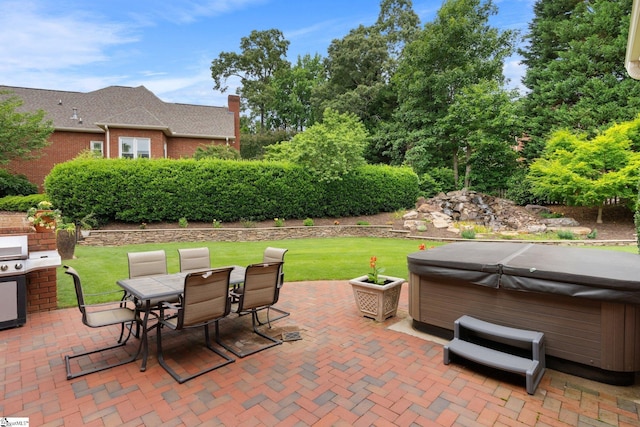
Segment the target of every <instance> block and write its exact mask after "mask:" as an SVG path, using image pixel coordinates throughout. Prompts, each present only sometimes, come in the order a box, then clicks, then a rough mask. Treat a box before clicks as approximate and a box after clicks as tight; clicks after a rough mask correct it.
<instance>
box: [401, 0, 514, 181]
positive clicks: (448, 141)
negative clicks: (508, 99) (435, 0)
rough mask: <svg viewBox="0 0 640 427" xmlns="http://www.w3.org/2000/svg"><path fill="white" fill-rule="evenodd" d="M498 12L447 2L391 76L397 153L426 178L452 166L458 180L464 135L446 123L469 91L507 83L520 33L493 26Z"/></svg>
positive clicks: (460, 0) (461, 0)
mask: <svg viewBox="0 0 640 427" xmlns="http://www.w3.org/2000/svg"><path fill="white" fill-rule="evenodd" d="M496 13H497V9H496V6H495V5H494V4H493V2H492V1H491V0H489V1H480V0H449V1H445V2H443V4H442V7H441V8H440V10H439V11H438V15H437V17H436V19H435V20H434V21H433V22H429V23H427V24H426V25H425V27H424V29H423V30H422V31H421V32H420V34H419V35H418V36H417V38H416V40H414V41H413V42H411V43H409V44H408V45H407V46H406V47H405V50H404V53H403V55H402V58H401V60H400V62H399V66H398V70H397V72H396V73H395V75H394V76H393V77H392V82H393V83H394V85H395V86H394V87H396V88H397V91H398V100H399V108H398V109H397V110H396V112H395V114H394V120H395V121H396V122H397V124H398V125H397V127H395V128H394V129H393V130H394V131H395V132H396V135H395V136H394V139H396V140H397V141H398V142H397V144H398V145H397V146H395V147H393V151H394V152H396V153H406V154H405V155H404V157H405V161H406V162H408V163H409V164H411V165H412V166H414V168H415V169H416V170H417V171H420V172H421V173H422V172H427V170H428V169H429V168H432V167H442V166H445V165H448V166H449V167H451V169H452V170H453V171H454V173H455V174H456V175H455V176H456V179H455V181H457V173H458V170H457V167H458V157H459V156H462V155H463V148H464V146H463V145H462V144H460V140H459V138H458V137H457V136H459V135H460V134H461V132H458V131H456V130H455V129H454V128H453V126H452V125H453V124H454V120H453V119H452V120H448V122H447V123H445V122H442V120H443V119H444V118H445V117H446V116H447V115H451V113H453V111H451V110H450V107H451V106H452V105H453V104H454V102H455V100H456V97H457V96H459V95H461V94H462V93H463V90H464V89H465V88H470V87H471V86H472V85H474V84H478V83H481V82H495V83H497V84H498V85H499V86H500V85H501V84H502V83H503V80H504V77H503V75H502V69H503V64H504V59H505V58H507V57H508V56H509V55H511V53H512V52H513V45H514V43H515V33H514V32H513V31H510V30H507V31H504V32H500V31H499V30H498V29H497V28H494V27H491V26H490V25H489V17H490V16H492V15H495V14H496ZM468 98H469V99H470V101H473V96H469V97H468ZM474 126H475V125H474ZM476 127H477V126H476ZM462 134H464V132H462ZM476 136H477V135H476ZM445 161H447V163H444V162H445Z"/></svg>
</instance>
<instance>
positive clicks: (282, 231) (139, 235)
mask: <svg viewBox="0 0 640 427" xmlns="http://www.w3.org/2000/svg"><path fill="white" fill-rule="evenodd" d="M318 237H320V238H322V237H394V238H407V239H414V240H425V241H431V242H460V241H462V242H465V241H473V242H493V243H496V242H510V243H539V244H544V245H567V246H630V245H635V244H636V241H635V240H523V239H473V240H470V239H463V238H459V237H427V236H421V235H416V234H411V232H410V231H408V230H394V229H393V227H392V226H389V225H330V226H315V225H314V226H310V227H305V226H296V227H263V228H167V229H144V230H142V229H141V230H90V231H89V235H88V236H87V237H84V238H83V239H82V240H80V241H79V242H78V244H79V245H84V246H123V245H135V244H142V243H166V242H210V241H214V242H255V241H264V240H289V239H305V238H318Z"/></svg>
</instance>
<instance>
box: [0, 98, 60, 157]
mask: <svg viewBox="0 0 640 427" xmlns="http://www.w3.org/2000/svg"><path fill="white" fill-rule="evenodd" d="M22 104H23V102H22V100H21V99H19V98H18V97H16V96H10V95H9V93H7V92H6V91H1V92H0V165H2V164H6V163H8V162H9V161H10V160H12V159H19V158H25V159H29V158H34V157H35V153H33V151H35V150H39V149H40V148H43V147H46V146H47V145H49V141H48V139H49V136H50V135H51V134H52V133H53V125H52V122H51V121H50V120H44V117H45V112H44V111H43V110H38V111H36V112H26V113H19V112H17V111H16V110H17V109H18V108H19V107H20V106H21V105H22Z"/></svg>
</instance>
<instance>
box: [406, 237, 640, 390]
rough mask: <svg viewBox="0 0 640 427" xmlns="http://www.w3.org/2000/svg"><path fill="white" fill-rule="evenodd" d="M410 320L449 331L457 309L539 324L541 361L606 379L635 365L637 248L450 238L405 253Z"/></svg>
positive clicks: (617, 380) (639, 304) (639, 321)
mask: <svg viewBox="0 0 640 427" xmlns="http://www.w3.org/2000/svg"><path fill="white" fill-rule="evenodd" d="M407 258H408V266H409V314H410V316H411V317H412V318H413V324H414V327H415V328H416V329H420V330H424V331H427V332H430V333H435V334H437V335H440V336H442V337H446V338H449V337H451V336H452V332H451V331H452V329H453V322H454V321H455V320H456V319H457V318H458V317H460V316H462V315H465V314H467V315H470V316H473V317H477V318H479V319H482V320H485V321H488V322H492V323H497V324H501V325H505V326H511V327H515V328H521V329H529V330H535V331H540V332H544V334H545V340H546V345H547V348H546V354H547V366H549V367H550V368H552V369H557V370H560V371H564V372H568V373H572V374H575V375H580V376H583V377H586V378H590V379H595V380H598V381H602V382H607V383H611V384H633V383H634V380H635V376H636V373H637V372H639V371H640V255H636V254H631V253H623V252H615V251H605V250H598V249H587V248H575V247H559V246H547V245H539V244H527V243H493V242H459V243H452V244H448V245H445V246H441V247H438V248H434V249H430V250H427V251H419V252H415V253H412V254H410V255H409V256H408V257H407Z"/></svg>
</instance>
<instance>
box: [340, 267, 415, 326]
mask: <svg viewBox="0 0 640 427" xmlns="http://www.w3.org/2000/svg"><path fill="white" fill-rule="evenodd" d="M377 262H378V259H377V257H375V256H372V257H371V258H370V260H369V266H370V267H371V272H370V273H368V274H366V275H364V276H360V277H356V278H355V279H351V280H349V283H350V284H351V288H352V289H353V296H354V298H355V300H356V305H357V307H358V310H359V311H360V314H361V315H362V316H364V317H369V318H372V319H374V320H376V321H378V322H383V321H385V320H386V319H388V318H390V317H393V316H395V315H396V312H397V311H398V302H399V301H400V291H401V290H402V284H403V283H404V282H405V279H402V278H399V277H392V276H385V275H383V274H381V273H383V272H384V268H378V266H377Z"/></svg>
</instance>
